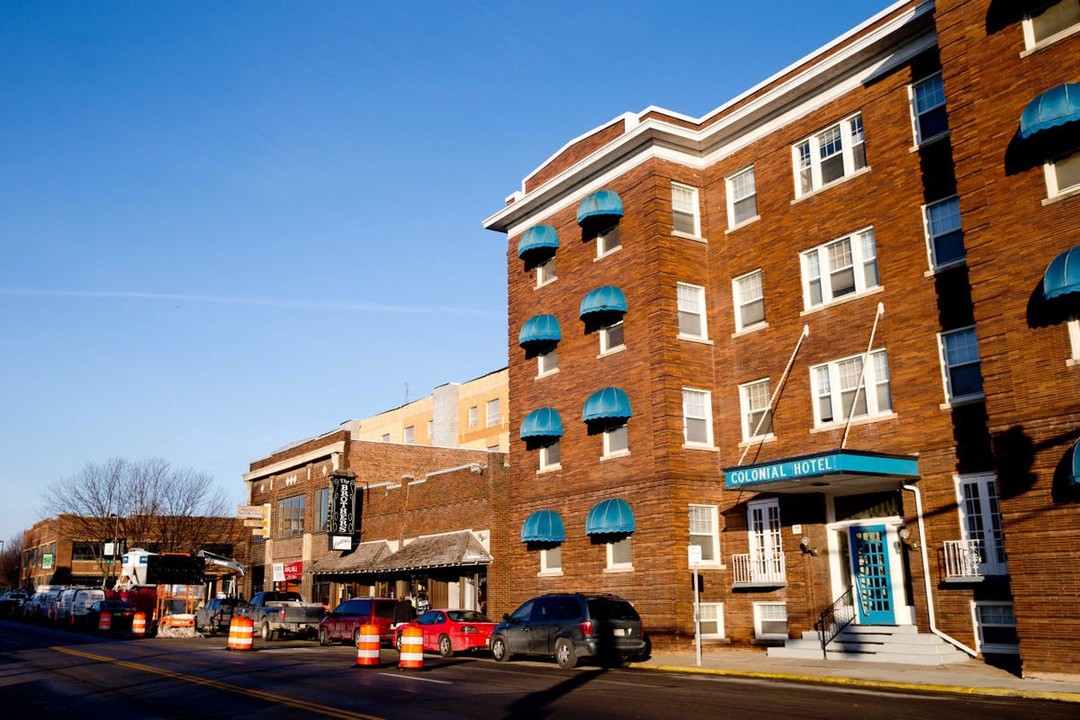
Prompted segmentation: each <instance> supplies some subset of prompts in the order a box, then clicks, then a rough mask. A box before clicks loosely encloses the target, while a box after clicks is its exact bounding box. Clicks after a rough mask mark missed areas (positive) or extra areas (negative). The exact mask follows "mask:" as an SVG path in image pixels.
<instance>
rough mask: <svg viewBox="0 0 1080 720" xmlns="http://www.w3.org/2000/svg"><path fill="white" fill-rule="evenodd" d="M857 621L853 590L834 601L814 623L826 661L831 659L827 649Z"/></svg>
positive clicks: (849, 589)
mask: <svg viewBox="0 0 1080 720" xmlns="http://www.w3.org/2000/svg"><path fill="white" fill-rule="evenodd" d="M854 621H855V604H854V601H853V597H852V593H851V588H848V591H847V592H845V593H844V594H843V595H841V596H840V597H838V598H836V600H834V601H833V603H832V605H830V606H829V607H827V608H825V610H823V611H822V613H821V615H819V616H818V619H817V622H815V623H814V630H816V631H817V636H818V642H820V643H821V655H822V657H824V658H825V659H826V660H828V659H829V654H828V650H827V648H828V647H829V643H831V642H832V641H833V640H834V639H835V638H836V636H837V635H839V634H840V633H841V632H843V630H844V628H846V627H847V626H848V625H850V624H851V623H853V622H854Z"/></svg>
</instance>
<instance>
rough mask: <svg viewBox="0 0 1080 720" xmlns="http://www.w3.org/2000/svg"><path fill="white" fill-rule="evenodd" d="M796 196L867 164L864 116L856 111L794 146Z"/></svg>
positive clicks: (815, 189)
mask: <svg viewBox="0 0 1080 720" xmlns="http://www.w3.org/2000/svg"><path fill="white" fill-rule="evenodd" d="M791 154H792V161H793V162H794V164H795V197H796V198H800V197H803V196H804V195H809V194H811V193H813V192H816V191H818V190H820V189H821V188H823V187H826V186H827V185H829V184H831V183H834V182H836V181H838V180H841V179H843V178H845V177H848V176H850V175H852V174H854V173H856V172H858V171H859V170H862V169H863V168H865V167H866V143H865V141H864V138H863V124H862V115H860V114H859V113H855V114H854V115H852V116H851V117H848V118H844V119H843V120H841V121H840V122H838V123H836V124H835V125H831V126H829V127H827V128H825V129H824V130H821V131H820V132H817V133H815V134H813V135H811V136H810V137H808V138H806V139H805V140H802V141H800V142H798V143H796V144H795V145H793V146H792V148H791Z"/></svg>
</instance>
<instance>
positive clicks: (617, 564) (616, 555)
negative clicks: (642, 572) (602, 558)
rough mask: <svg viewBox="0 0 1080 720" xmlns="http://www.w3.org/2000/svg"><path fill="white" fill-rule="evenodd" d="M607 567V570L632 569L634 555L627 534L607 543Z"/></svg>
mask: <svg viewBox="0 0 1080 720" xmlns="http://www.w3.org/2000/svg"><path fill="white" fill-rule="evenodd" d="M607 567H608V570H627V569H633V567H634V557H633V552H632V546H631V543H630V536H629V535H627V536H626V537H624V538H622V539H621V540H616V541H614V542H609V543H607Z"/></svg>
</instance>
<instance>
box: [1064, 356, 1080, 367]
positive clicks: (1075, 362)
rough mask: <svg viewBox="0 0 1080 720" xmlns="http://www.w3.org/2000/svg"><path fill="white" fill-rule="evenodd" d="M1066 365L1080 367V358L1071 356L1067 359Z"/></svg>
mask: <svg viewBox="0 0 1080 720" xmlns="http://www.w3.org/2000/svg"><path fill="white" fill-rule="evenodd" d="M1065 367H1080V358H1069V359H1068V360H1066V361H1065Z"/></svg>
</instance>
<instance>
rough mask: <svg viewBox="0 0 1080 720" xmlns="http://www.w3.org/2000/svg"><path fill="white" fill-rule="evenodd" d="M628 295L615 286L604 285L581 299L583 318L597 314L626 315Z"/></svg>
mask: <svg viewBox="0 0 1080 720" xmlns="http://www.w3.org/2000/svg"><path fill="white" fill-rule="evenodd" d="M625 312H626V295H624V294H623V291H622V290H620V289H619V288H617V287H615V286H614V285H604V286H603V287H598V288H596V289H595V290H593V291H591V292H590V293H589V294H588V295H586V296H585V297H584V298H582V299H581V317H582V318H584V317H585V316H586V315H593V314H595V313H625Z"/></svg>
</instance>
